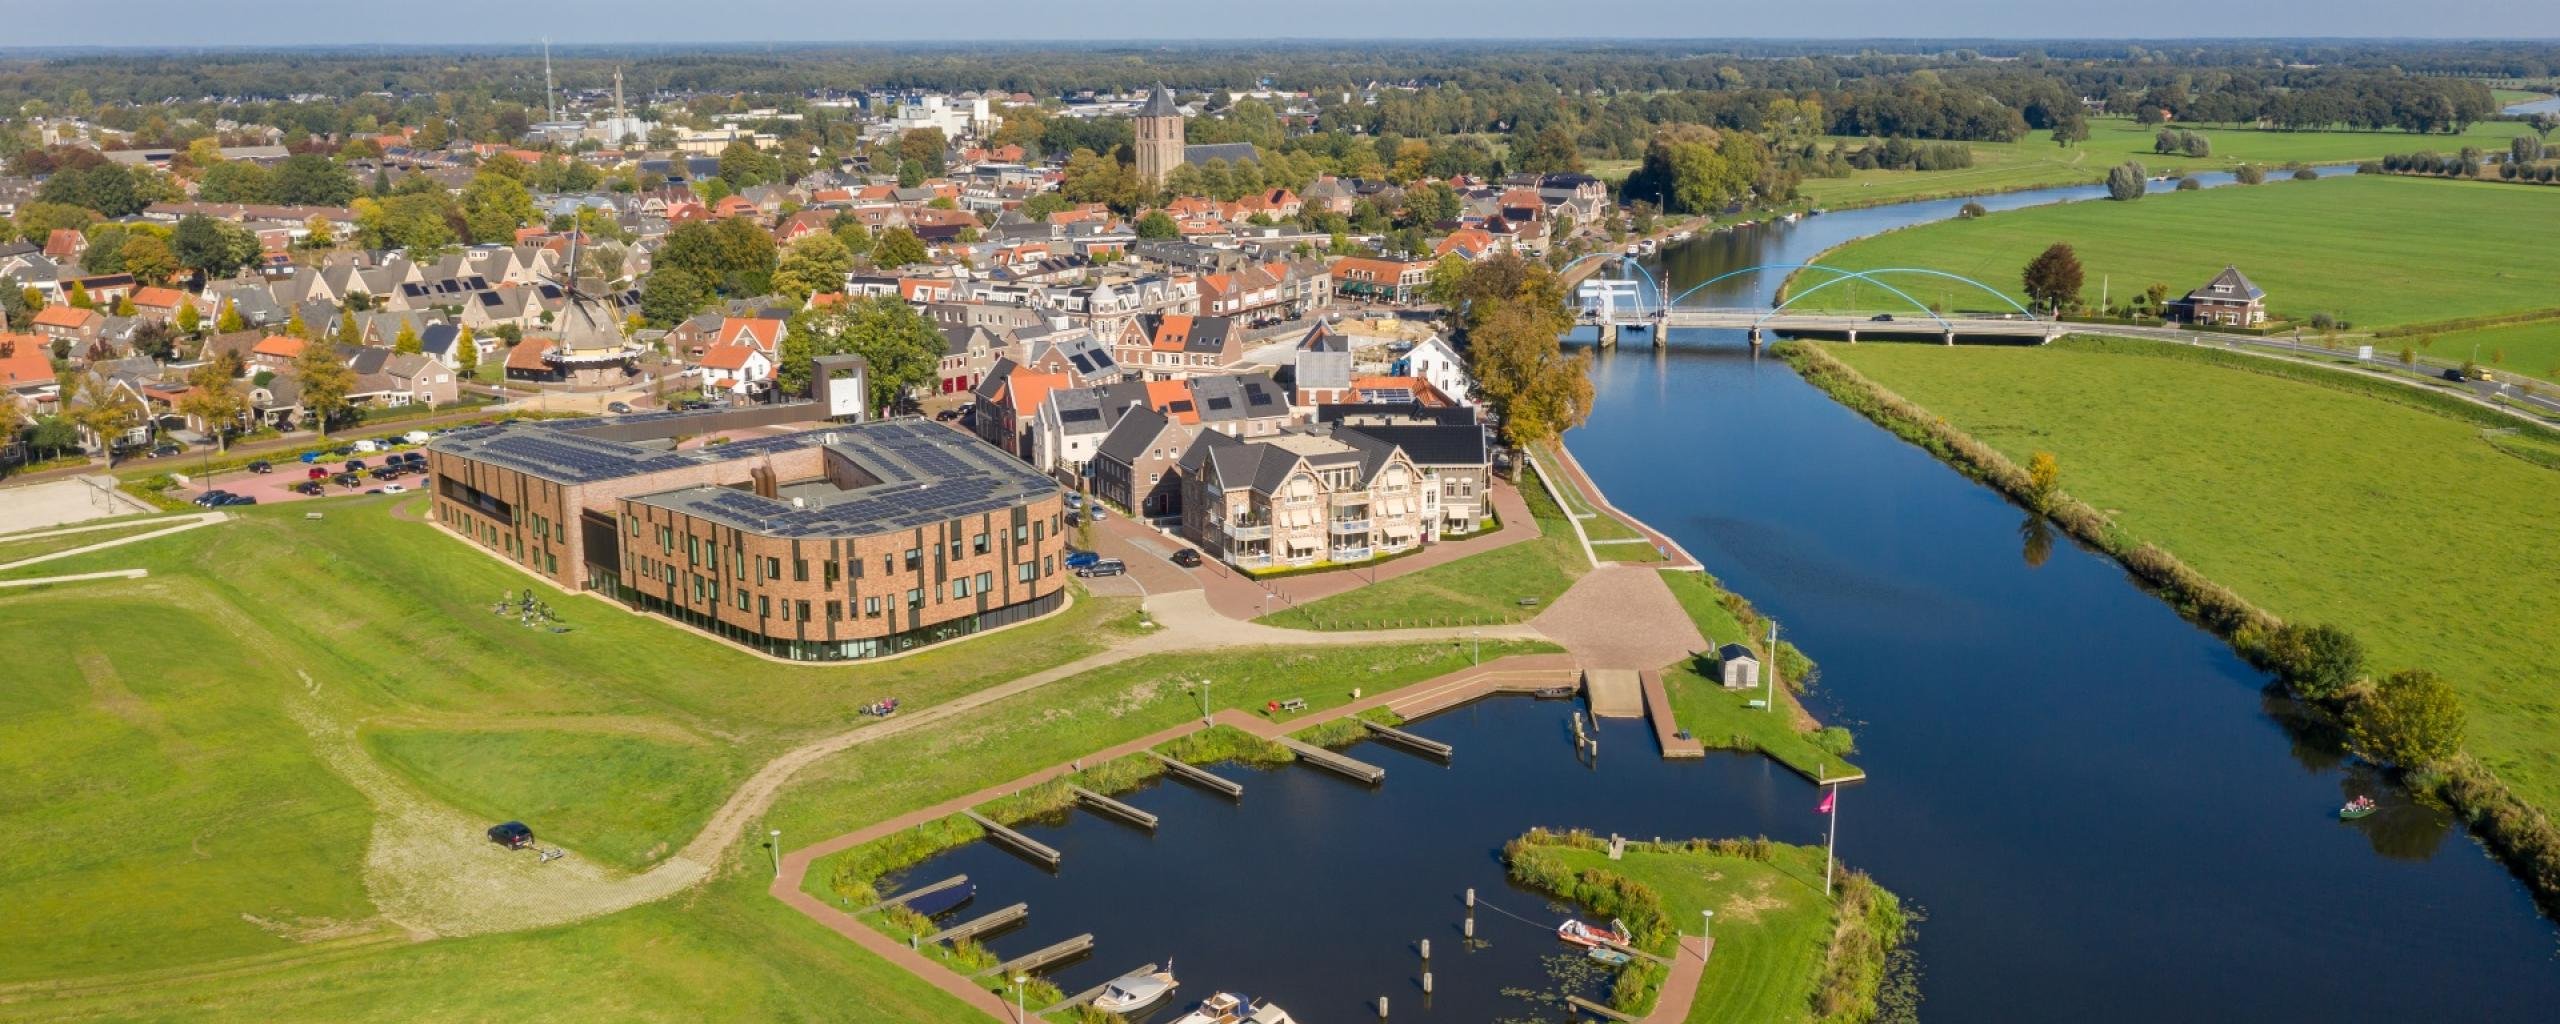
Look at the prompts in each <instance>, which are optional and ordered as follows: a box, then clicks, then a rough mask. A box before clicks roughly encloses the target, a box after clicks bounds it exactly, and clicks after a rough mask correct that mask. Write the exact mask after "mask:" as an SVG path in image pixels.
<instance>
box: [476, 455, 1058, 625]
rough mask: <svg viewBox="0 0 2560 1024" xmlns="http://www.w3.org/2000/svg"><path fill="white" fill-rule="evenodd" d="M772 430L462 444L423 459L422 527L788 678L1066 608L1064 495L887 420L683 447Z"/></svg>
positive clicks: (1000, 462) (1026, 471)
mask: <svg viewBox="0 0 2560 1024" xmlns="http://www.w3.org/2000/svg"><path fill="white" fill-rule="evenodd" d="M781 408H782V409H784V410H786V412H785V414H787V413H788V410H789V409H790V407H787V406H786V407H781ZM775 415H776V414H775V413H772V412H770V411H769V410H768V409H756V410H748V411H745V412H736V413H709V414H680V413H668V414H643V415H639V416H623V417H615V418H612V419H586V420H561V421H552V422H547V423H522V422H516V423H505V424H498V425H493V426H488V427H479V428H473V429H468V430H461V431H455V432H453V433H449V434H446V435H444V436H443V437H439V438H437V439H436V441H435V442H434V443H433V444H431V445H429V446H428V455H427V462H428V467H429V470H430V475H431V477H432V481H431V490H432V493H433V495H434V498H435V521H436V523H437V524H438V525H439V526H442V527H443V528H445V529H447V530H451V531H453V532H455V533H457V534H460V535H461V536H463V537H466V538H469V539H470V540H471V541H472V542H473V543H476V544H479V545H480V546H482V547H484V548H487V549H489V550H490V551H491V552H494V553H496V554H498V555H500V556H502V557H504V558H506V559H507V560H508V561H510V562H513V563H515V564H516V565H518V566H520V567H522V568H524V569H525V570H526V571H528V572H531V573H534V574H535V575H538V576H541V577H543V578H545V579H547V580H550V581H551V582H554V583H557V584H559V585H560V586H563V587H567V588H569V589H572V590H595V591H601V592H603V593H606V594H610V595H612V596H614V597H615V598H616V599H618V600H621V601H623V602H624V603H626V604H629V605H631V606H632V607H634V608H638V609H642V610H645V611H650V612H655V613H658V614H661V615H665V616H667V617H669V618H672V619H675V620H677V621H679V622H683V623H685V624H687V625H690V626H693V627H695V628H697V629H701V630H704V631H706V632H710V633H713V634H716V635H718V636H721V637H724V638H726V639H729V640H732V641H735V642H737V643H741V644H744V645H747V646H749V647H752V648H754V649H756V650H759V651H762V652H765V653H767V654H771V655H774V656H776V657H781V658H786V659H790V660H793V661H838V660H851V659H860V658H874V657H880V656H884V655H889V654H895V653H898V652H901V651H906V650H910V649H913V648H915V647H918V646H921V645H924V644H929V643H935V642H938V641H942V640H947V639H951V638H954V637H960V636H966V635H969V634H971V633H975V632H978V631H980V630H984V629H992V628H995V627H998V626H1003V625H1009V624H1011V623H1015V622H1020V621H1024V620H1026V619H1031V618H1035V617H1037V616H1040V615H1043V614H1046V613H1048V612H1050V611H1053V610H1056V609H1057V608H1058V607H1060V606H1061V605H1062V604H1063V603H1064V601H1065V583H1066V576H1067V573H1066V571H1065V569H1064V567H1063V565H1062V564H1061V562H1062V560H1063V558H1064V556H1065V540H1066V538H1065V536H1064V534H1063V532H1062V530H1061V528H1062V527H1063V526H1064V522H1063V515H1064V511H1065V510H1064V500H1063V495H1062V494H1061V493H1060V492H1059V490H1058V488H1057V487H1056V486H1055V485H1053V484H1051V483H1050V482H1049V481H1048V480H1047V479H1045V478H1043V477H1042V476H1041V475H1040V474H1038V473H1036V472H1033V471H1032V470H1031V469H1030V467H1027V466H1024V465H1023V464H1021V463H1020V462H1017V461H1015V460H1013V459H1012V458H1010V457H1008V456H1006V455H1004V454H1003V453H1001V452H997V451H995V450H993V449H990V448H988V447H986V446H984V445H981V444H978V443H977V442H975V441H973V440H971V439H970V438H968V437H967V436H965V435H962V434H960V433H958V432H956V431H952V430H949V429H945V428H943V427H939V426H935V425H933V424H931V423H928V422H924V421H921V420H890V421H885V422H874V423H863V424H855V425H851V426H840V427H829V428H825V429H819V430H809V431H802V432H799V433H792V434H783V435H779V436H769V437H760V438H755V439H752V440H743V441H739V442H736V443H733V444H725V445H718V446H707V447H699V448H679V447H677V446H676V439H677V438H680V437H687V436H702V435H706V434H712V433H716V432H718V431H721V430H728V429H736V428H739V427H742V426H750V425H755V424H753V423H749V422H747V421H748V420H772V419H773V418H774V417H775Z"/></svg>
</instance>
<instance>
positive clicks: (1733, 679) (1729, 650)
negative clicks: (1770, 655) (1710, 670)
mask: <svg viewBox="0 0 2560 1024" xmlns="http://www.w3.org/2000/svg"><path fill="white" fill-rule="evenodd" d="M1716 665H1717V670H1718V671H1719V672H1721V673H1722V674H1723V677H1724V688H1725V689H1728V690H1749V689H1753V688H1755V687H1758V686H1759V685H1760V657H1759V656H1758V655H1755V654H1753V653H1751V648H1748V647H1745V646H1743V645H1741V644H1726V645H1724V646H1722V647H1718V648H1716Z"/></svg>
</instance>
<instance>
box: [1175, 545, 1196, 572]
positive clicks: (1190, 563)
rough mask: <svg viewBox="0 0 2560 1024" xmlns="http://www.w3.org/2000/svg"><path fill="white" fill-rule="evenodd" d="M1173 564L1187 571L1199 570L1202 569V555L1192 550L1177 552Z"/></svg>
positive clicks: (1185, 549)
mask: <svg viewBox="0 0 2560 1024" xmlns="http://www.w3.org/2000/svg"><path fill="white" fill-rule="evenodd" d="M1173 564H1175V565H1179V566H1181V567H1183V568H1185V569H1197V568H1199V567H1200V553H1199V552H1197V551H1193V550H1191V549H1190V548H1184V549H1182V550H1180V551H1176V552H1174V553H1173Z"/></svg>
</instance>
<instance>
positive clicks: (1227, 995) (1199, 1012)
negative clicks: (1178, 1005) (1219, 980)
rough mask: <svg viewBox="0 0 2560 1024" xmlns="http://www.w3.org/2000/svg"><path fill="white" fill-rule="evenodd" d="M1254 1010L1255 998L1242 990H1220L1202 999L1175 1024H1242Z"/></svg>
mask: <svg viewBox="0 0 2560 1024" xmlns="http://www.w3.org/2000/svg"><path fill="white" fill-rule="evenodd" d="M1251 1012H1253V999H1252V998H1251V997H1249V996H1246V995H1244V994H1243V993H1241V992H1220V993H1218V994H1216V995H1212V996H1210V997H1209V998H1207V999H1203V1000H1201V1001H1200V1005H1198V1006H1195V1007H1192V1008H1191V1012H1189V1013H1186V1014H1183V1015H1182V1016H1180V1017H1176V1018H1174V1020H1173V1024H1241V1022H1242V1021H1243V1020H1244V1019H1245V1015H1246V1014H1248V1013H1251Z"/></svg>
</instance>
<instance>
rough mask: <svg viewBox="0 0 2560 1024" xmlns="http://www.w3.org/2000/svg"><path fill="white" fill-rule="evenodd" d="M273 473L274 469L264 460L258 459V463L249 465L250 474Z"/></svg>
mask: <svg viewBox="0 0 2560 1024" xmlns="http://www.w3.org/2000/svg"><path fill="white" fill-rule="evenodd" d="M275 471H276V467H275V466H274V465H272V464H270V463H269V462H267V460H265V459H259V460H258V461H256V462H252V463H250V464H249V472H252V473H273V472H275Z"/></svg>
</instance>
